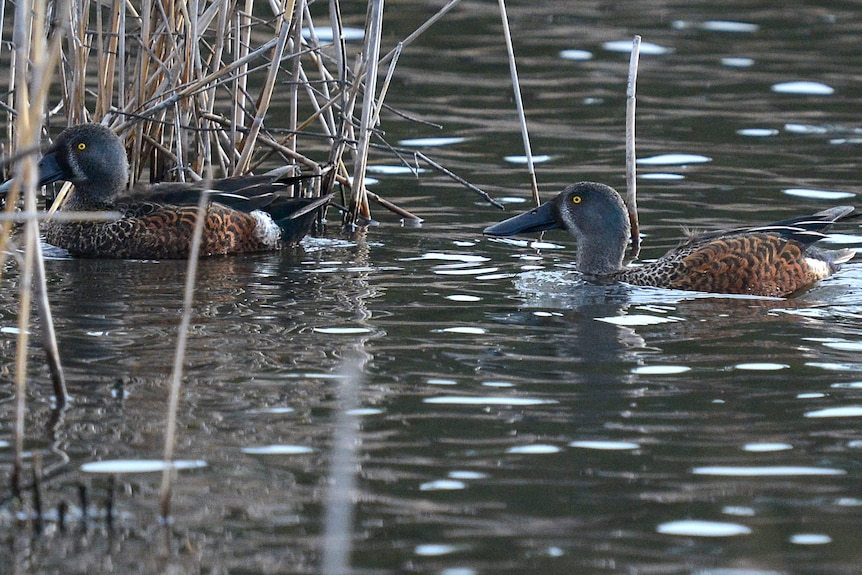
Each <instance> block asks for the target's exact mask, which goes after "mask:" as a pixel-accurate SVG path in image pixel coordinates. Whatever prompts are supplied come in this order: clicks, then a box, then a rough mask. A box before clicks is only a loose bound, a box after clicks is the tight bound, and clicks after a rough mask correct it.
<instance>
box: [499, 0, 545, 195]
mask: <svg viewBox="0 0 862 575" xmlns="http://www.w3.org/2000/svg"><path fill="white" fill-rule="evenodd" d="M500 17H501V18H502V19H503V37H504V38H505V40H506V51H507V52H508V54H509V72H510V73H511V75H512V90H514V92H515V107H516V108H517V109H518V121H520V122H521V137H523V139H524V154H525V155H526V157H527V171H528V172H529V173H530V186H531V188H532V192H533V201H534V202H536V205H537V206H538V205H539V204H541V201H539V184H538V183H537V182H536V169H535V168H534V167H533V150H532V148H531V147H530V134H529V132H527V118H526V116H525V114H524V102H523V100H522V99H521V83H520V82H519V81H518V68H517V67H516V66H515V49H514V47H513V46H512V33H511V31H510V30H509V16H508V15H507V14H506V0H500Z"/></svg>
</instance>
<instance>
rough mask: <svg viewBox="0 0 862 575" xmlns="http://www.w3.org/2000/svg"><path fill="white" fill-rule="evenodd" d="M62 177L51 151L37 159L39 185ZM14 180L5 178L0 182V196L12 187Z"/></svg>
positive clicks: (54, 155) (55, 157)
mask: <svg viewBox="0 0 862 575" xmlns="http://www.w3.org/2000/svg"><path fill="white" fill-rule="evenodd" d="M62 179H63V169H62V168H61V167H60V164H58V163H57V156H56V154H54V153H53V152H52V153H50V154H46V155H44V156H42V159H41V160H39V185H40V186H45V185H47V184H51V183H53V182H56V181H59V180H62ZM14 182H15V180H6V181H5V182H3V183H2V184H0V196H4V195H6V194H8V193H9V190H11V189H12V184H13V183H14Z"/></svg>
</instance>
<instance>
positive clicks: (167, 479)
mask: <svg viewBox="0 0 862 575" xmlns="http://www.w3.org/2000/svg"><path fill="white" fill-rule="evenodd" d="M208 203H209V193H208V192H206V191H204V193H202V194H201V199H200V202H199V203H198V212H197V219H196V220H195V229H194V233H193V235H192V245H191V248H190V251H189V261H188V267H187V270H186V285H185V294H184V297H183V316H182V319H181V320H180V327H179V330H178V333H177V349H176V353H175V354H174V368H173V373H172V374H171V390H170V398H169V400H168V415H167V425H166V429H165V449H164V457H163V460H164V469H163V470H162V485H161V488H160V490H159V501H160V508H161V516H162V520H163V521H164V522H165V523H167V522H168V519H169V517H170V510H171V479H172V477H173V472H174V467H173V459H174V445H176V429H177V409H178V407H179V403H180V385H181V383H182V377H183V363H184V362H185V358H186V339H187V338H188V332H189V324H190V323H191V318H192V299H193V298H194V293H195V276H196V274H197V269H198V256H199V253H200V248H201V237H202V236H203V229H204V220H206V211H207V204H208Z"/></svg>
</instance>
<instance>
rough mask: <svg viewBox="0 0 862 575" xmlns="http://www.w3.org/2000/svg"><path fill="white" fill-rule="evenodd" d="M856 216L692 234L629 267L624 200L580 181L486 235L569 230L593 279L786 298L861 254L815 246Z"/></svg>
mask: <svg viewBox="0 0 862 575" xmlns="http://www.w3.org/2000/svg"><path fill="white" fill-rule="evenodd" d="M852 212H853V208H852V207H849V206H836V207H834V208H830V209H828V210H824V211H822V212H818V213H816V214H814V215H813V216H807V217H800V218H794V219H791V220H786V221H783V222H777V223H774V224H770V225H766V226H761V227H755V228H740V229H735V230H726V231H718V232H707V233H704V234H699V235H692V236H690V237H689V238H688V239H687V240H686V241H684V242H683V243H682V244H680V245H679V246H678V247H676V248H674V249H672V250H671V251H669V252H668V253H667V254H665V255H664V256H662V257H661V258H659V259H658V260H656V261H654V262H650V263H646V264H643V265H639V266H631V267H624V266H623V257H624V255H625V249H626V245H627V243H628V238H629V233H630V224H629V218H628V212H627V210H626V208H625V205H624V204H623V201H622V198H620V195H619V194H618V193H617V191H616V190H614V189H613V188H611V187H609V186H606V185H604V184H597V183H593V182H580V183H578V184H573V185H571V186H569V187H567V188H566V189H565V190H564V191H563V192H562V193H560V194H559V195H558V196H557V197H556V198H554V199H553V200H551V201H550V202H547V203H545V204H543V205H542V206H540V207H538V208H536V209H534V210H532V211H529V212H526V213H524V214H521V215H519V216H515V217H513V218H509V219H508V220H505V221H503V222H500V223H499V224H496V225H493V226H490V227H488V228H486V229H485V234H487V235H490V236H509V235H514V234H518V233H529V232H538V231H543V230H550V229H558V228H559V229H564V230H566V231H568V232H569V233H571V234H572V235H574V236H575V237H576V238H577V241H578V252H577V267H578V270H579V271H581V272H583V273H585V274H589V275H595V276H602V277H606V278H608V279H612V280H618V281H622V282H626V283H630V284H633V285H641V286H656V287H664V288H671V289H681V290H692V291H703V292H713V293H728V294H750V295H760V296H773V297H786V296H788V295H791V294H793V293H795V292H798V291H800V290H803V289H805V288H808V287H810V286H811V285H812V284H813V283H815V282H816V281H818V280H821V279H823V278H825V277H828V276H830V275H832V273H834V272H835V271H837V270H838V269H839V267H840V265H841V264H842V263H844V262H846V261H848V260H850V259H851V258H852V257H853V256H854V255H855V252H854V251H853V250H850V249H842V250H821V249H818V248H816V247H814V246H813V245H812V244H813V243H814V242H816V241H817V240H819V239H821V238H823V237H825V236H824V235H823V233H822V232H823V231H824V230H826V229H827V228H828V227H829V226H831V225H832V224H833V223H835V222H837V221H841V220H843V219H847V218H848V217H850V214H851V213H852Z"/></svg>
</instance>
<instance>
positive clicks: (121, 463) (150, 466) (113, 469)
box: [81, 459, 207, 474]
mask: <svg viewBox="0 0 862 575" xmlns="http://www.w3.org/2000/svg"><path fill="white" fill-rule="evenodd" d="M170 466H171V468H172V469H177V470H185V469H200V468H202V467H206V466H207V462H206V461H203V460H201V459H190V460H185V459H178V460H175V461H172V462H171V465H170ZM164 468H165V462H164V461H163V460H161V459H112V460H104V461H94V462H92V463H85V464H83V465H81V471H83V472H85V473H109V474H114V473H117V474H120V473H155V472H160V471H163V470H164Z"/></svg>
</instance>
